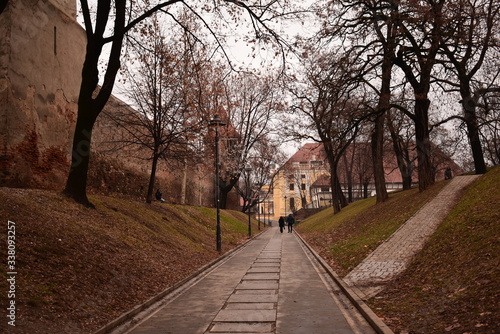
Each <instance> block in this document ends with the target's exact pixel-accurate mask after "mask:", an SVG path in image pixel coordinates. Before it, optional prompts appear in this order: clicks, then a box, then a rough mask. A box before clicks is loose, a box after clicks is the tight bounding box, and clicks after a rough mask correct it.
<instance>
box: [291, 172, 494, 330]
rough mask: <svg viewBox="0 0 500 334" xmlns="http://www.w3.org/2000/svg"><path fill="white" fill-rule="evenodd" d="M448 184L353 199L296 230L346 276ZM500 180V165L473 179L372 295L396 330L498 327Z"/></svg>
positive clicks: (387, 321) (378, 308) (372, 304)
mask: <svg viewBox="0 0 500 334" xmlns="http://www.w3.org/2000/svg"><path fill="white" fill-rule="evenodd" d="M443 184H444V182H441V183H440V184H437V185H435V186H434V187H433V189H431V190H430V191H429V192H428V191H426V192H424V193H422V194H420V193H418V192H416V191H411V192H403V193H398V194H393V195H391V200H390V201H389V202H388V203H384V204H382V205H376V206H374V205H373V202H370V200H367V201H363V202H360V203H355V204H354V205H350V206H349V207H348V208H347V209H346V210H345V212H344V213H343V215H344V216H340V215H338V216H333V215H331V214H330V213H325V212H323V213H319V214H318V215H316V216H313V217H311V218H310V219H309V220H307V221H306V222H305V223H304V225H303V226H300V227H298V230H299V231H300V232H301V233H302V235H303V236H304V237H306V239H307V240H309V241H310V242H311V243H312V244H313V245H314V246H315V247H316V248H317V249H318V250H319V251H320V253H321V254H322V255H323V256H324V257H326V258H328V259H329V262H330V263H331V264H332V266H333V267H334V268H335V269H336V270H338V271H339V273H340V274H342V275H345V274H346V273H347V272H348V271H349V270H350V269H352V268H353V267H354V266H356V265H357V264H358V263H359V262H360V261H361V260H362V259H363V258H364V257H365V256H366V254H367V253H369V252H370V251H371V250H372V249H374V248H375V247H376V246H377V245H378V244H379V243H380V242H381V241H382V240H383V239H385V237H386V236H388V235H390V234H391V233H392V232H393V231H394V230H395V229H396V228H397V227H398V226H399V225H400V222H401V221H403V220H404V219H406V218H407V217H409V216H411V215H412V214H413V212H415V209H418V207H420V205H421V204H422V203H423V202H425V201H426V199H428V198H429V197H431V195H432V194H433V193H435V192H436V191H437V190H438V188H439V187H441V186H442V185H443ZM499 184H500V168H498V167H497V168H495V169H494V170H492V171H490V172H489V173H488V174H486V175H484V176H483V177H482V178H481V179H480V180H479V181H478V182H476V183H475V184H474V185H473V186H471V187H470V188H469V189H468V190H467V191H466V192H465V194H464V195H463V197H462V198H461V200H460V203H459V204H458V205H457V207H456V208H455V209H454V210H453V212H452V213H450V215H449V216H448V217H447V219H446V220H445V221H444V222H443V223H442V224H441V225H440V227H439V229H438V230H437V231H436V233H435V234H434V235H433V236H432V238H431V239H430V240H429V242H428V243H427V245H426V247H425V248H424V249H423V251H422V252H420V253H419V254H418V255H417V256H416V258H415V259H414V261H413V262H412V263H411V265H410V266H409V268H408V269H407V270H406V271H405V272H404V273H403V274H402V275H401V276H400V277H399V278H398V279H397V280H395V281H393V282H391V283H389V284H388V285H387V287H386V289H385V290H384V292H382V293H381V294H379V295H378V296H376V297H375V298H373V299H372V300H370V301H369V304H370V306H371V307H372V308H373V309H374V310H375V311H376V312H377V313H378V314H380V316H381V317H382V318H383V319H384V321H385V322H386V323H387V324H388V325H390V326H391V328H392V329H393V330H394V331H395V332H396V333H399V332H401V331H404V332H409V333H422V334H426V333H499V332H500V306H499V300H500V295H499V290H500V284H499V283H500V282H499V281H500V280H499V276H500V270H499V258H498V256H499V254H500V246H499V242H500V240H499V235H500V234H499V232H500V224H499V222H500V214H499V207H500V188H499V186H498V185H499Z"/></svg>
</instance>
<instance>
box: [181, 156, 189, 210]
mask: <svg viewBox="0 0 500 334" xmlns="http://www.w3.org/2000/svg"><path fill="white" fill-rule="evenodd" d="M187 172H188V165H187V161H186V158H184V166H183V170H182V185H181V204H182V205H185V204H186V190H187Z"/></svg>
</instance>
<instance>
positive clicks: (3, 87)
mask: <svg viewBox="0 0 500 334" xmlns="http://www.w3.org/2000/svg"><path fill="white" fill-rule="evenodd" d="M61 3H63V2H62V1H61V2H51V1H37V0H14V1H9V4H8V6H7V8H6V10H5V11H4V12H3V13H2V15H1V17H0V35H1V36H2V42H1V46H0V48H1V49H0V57H1V69H0V119H1V121H0V134H1V137H0V138H1V141H0V144H1V149H2V152H1V160H0V161H1V173H0V183H1V184H2V185H6V186H28V187H31V186H33V187H43V188H52V187H54V186H55V185H57V186H61V184H62V183H63V180H64V177H65V173H66V172H67V169H68V159H67V157H68V156H69V152H70V147H71V146H70V142H71V140H70V139H71V138H72V136H73V133H72V129H73V126H72V124H74V122H75V120H76V111H77V100H78V91H79V86H80V78H81V75H79V74H78V72H77V71H75V69H81V65H82V64H83V59H84V53H83V52H82V50H84V49H85V34H84V31H83V30H82V28H81V27H80V26H79V25H78V24H77V23H76V22H75V20H74V13H68V12H67V11H66V10H65V9H64V8H63V7H61V6H60V4H61ZM68 7H69V8H70V9H71V7H70V6H68ZM75 72H76V73H75Z"/></svg>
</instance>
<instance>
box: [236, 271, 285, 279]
mask: <svg viewBox="0 0 500 334" xmlns="http://www.w3.org/2000/svg"><path fill="white" fill-rule="evenodd" d="M279 278H280V276H279V273H268V272H265V273H253V272H252V273H249V272H247V273H246V275H245V276H243V280H276V281H277V280H278V279H279Z"/></svg>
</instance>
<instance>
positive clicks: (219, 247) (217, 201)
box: [209, 114, 226, 253]
mask: <svg viewBox="0 0 500 334" xmlns="http://www.w3.org/2000/svg"><path fill="white" fill-rule="evenodd" d="M224 125H226V123H224V121H223V120H222V119H220V117H219V115H217V114H216V115H215V116H214V118H213V119H212V120H210V123H209V126H211V127H214V128H215V206H216V208H217V227H216V232H215V234H216V237H215V239H216V244H217V251H218V252H219V253H220V252H221V251H222V238H221V231H220V199H219V192H220V189H219V126H224Z"/></svg>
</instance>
